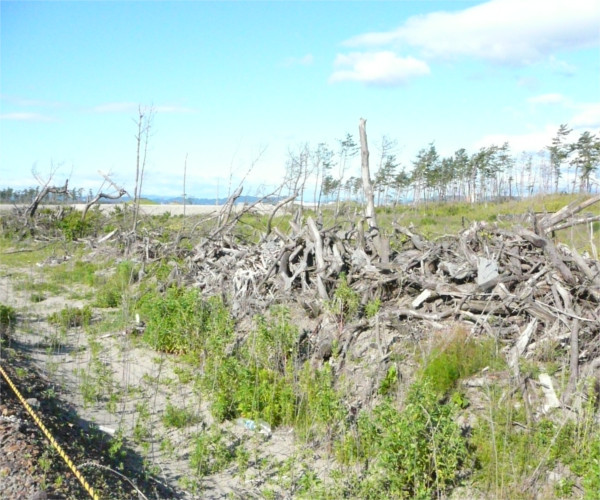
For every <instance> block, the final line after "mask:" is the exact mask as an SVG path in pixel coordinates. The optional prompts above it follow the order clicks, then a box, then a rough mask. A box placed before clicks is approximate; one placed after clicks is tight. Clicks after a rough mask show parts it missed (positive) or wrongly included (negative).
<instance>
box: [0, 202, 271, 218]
mask: <svg viewBox="0 0 600 500" xmlns="http://www.w3.org/2000/svg"><path fill="white" fill-rule="evenodd" d="M27 206H29V205H24V204H18V205H17V207H22V208H26V207H27ZM58 206H59V205H43V204H42V205H40V206H39V208H40V209H41V208H53V207H58ZM62 206H67V207H74V208H75V209H76V210H83V209H84V208H85V204H84V203H75V204H66V205H62ZM94 206H96V205H94ZM97 206H99V207H100V210H101V211H102V212H104V213H106V212H110V211H111V210H112V209H113V208H114V207H120V208H123V207H124V206H125V204H123V203H99V204H98V205H97ZM14 207H15V205H11V204H0V213H2V212H10V211H12V210H13V208H14ZM243 207H244V204H237V205H234V206H233V211H236V210H240V209H241V208H243ZM184 208H185V214H186V215H207V214H211V213H215V214H216V213H218V212H219V211H220V210H221V209H222V208H223V205H185V206H184V205H144V204H142V205H140V213H141V214H144V215H163V214H165V213H167V212H168V213H170V214H171V215H183V212H184ZM253 210H256V211H258V212H261V213H270V212H271V211H272V210H273V205H265V204H262V203H259V204H258V205H257V206H256V207H254V208H253Z"/></svg>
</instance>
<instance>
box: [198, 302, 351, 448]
mask: <svg viewBox="0 0 600 500" xmlns="http://www.w3.org/2000/svg"><path fill="white" fill-rule="evenodd" d="M255 321H256V327H255V329H254V331H253V332H252V333H251V334H250V335H249V336H248V338H247V339H246V342H245V343H244V344H243V345H242V346H240V348H239V349H238V350H237V351H235V352H234V353H232V354H230V355H227V356H225V355H224V350H223V349H221V350H219V349H213V350H210V351H207V352H209V353H210V354H207V358H206V364H205V376H204V379H203V385H204V387H205V389H206V390H207V391H210V394H211V395H212V406H211V411H212V413H213V415H214V417H215V418H216V419H217V420H219V421H221V420H225V419H229V420H233V419H235V418H237V417H240V416H243V417H246V418H250V419H254V420H264V421H266V422H268V423H269V424H270V425H271V426H272V427H276V426H279V425H292V426H295V427H296V430H297V431H298V432H299V434H300V435H301V436H303V437H306V438H309V437H312V436H314V435H317V434H319V433H322V432H325V431H328V430H330V429H331V427H333V426H335V425H336V424H337V423H338V422H339V421H340V420H341V419H342V406H341V403H340V398H339V395H338V394H337V392H336V391H335V389H334V386H333V374H332V372H331V368H330V366H329V365H325V366H324V367H323V368H321V369H314V368H312V367H311V366H310V364H309V363H308V362H307V363H304V364H303V365H300V366H298V362H297V338H298V329H297V328H296V327H295V326H294V325H293V324H292V322H291V321H290V318H289V313H288V311H287V310H286V309H284V308H281V307H277V308H274V309H273V310H272V311H271V312H270V313H269V314H268V315H267V316H265V317H263V316H258V317H257V318H256V319H255Z"/></svg>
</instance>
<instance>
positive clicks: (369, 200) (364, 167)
mask: <svg viewBox="0 0 600 500" xmlns="http://www.w3.org/2000/svg"><path fill="white" fill-rule="evenodd" d="M366 123H367V120H365V119H364V118H361V119H360V122H359V125H358V133H359V135H360V169H361V173H362V181H363V191H364V193H365V203H366V205H367V206H366V208H365V216H366V218H367V224H368V225H369V231H372V230H378V228H377V214H376V213H375V200H374V197H373V184H372V183H371V173H370V172H369V146H368V145H367V131H366V128H365V127H366Z"/></svg>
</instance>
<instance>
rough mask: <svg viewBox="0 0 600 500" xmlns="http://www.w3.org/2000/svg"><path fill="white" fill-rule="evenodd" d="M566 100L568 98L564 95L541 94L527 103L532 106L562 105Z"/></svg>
mask: <svg viewBox="0 0 600 500" xmlns="http://www.w3.org/2000/svg"><path fill="white" fill-rule="evenodd" d="M566 100H567V99H566V97H565V96H564V95H562V94H541V95H536V96H533V97H530V98H529V99H527V102H530V103H532V104H560V103H564V102H565V101H566Z"/></svg>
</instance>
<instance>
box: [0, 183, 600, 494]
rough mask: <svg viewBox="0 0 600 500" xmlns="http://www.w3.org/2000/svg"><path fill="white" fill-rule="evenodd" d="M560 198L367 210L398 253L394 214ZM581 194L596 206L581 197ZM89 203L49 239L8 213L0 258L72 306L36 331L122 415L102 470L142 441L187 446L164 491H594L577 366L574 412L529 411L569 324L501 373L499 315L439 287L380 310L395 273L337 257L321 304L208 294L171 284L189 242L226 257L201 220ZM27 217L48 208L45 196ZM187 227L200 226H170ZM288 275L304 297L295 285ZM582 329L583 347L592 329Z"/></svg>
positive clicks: (460, 214) (591, 444)
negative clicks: (230, 480)
mask: <svg viewBox="0 0 600 500" xmlns="http://www.w3.org/2000/svg"><path fill="white" fill-rule="evenodd" d="M574 199H575V197H571V196H559V195H556V196H552V197H545V198H530V199H528V200H526V201H523V202H515V201H508V202H505V203H501V204H492V203H484V204H476V205H472V204H466V203H454V204H444V205H441V204H437V203H428V204H425V205H423V206H421V207H419V208H414V207H405V206H398V207H396V208H391V207H381V208H379V209H378V216H380V221H381V227H382V232H383V233H384V234H385V235H386V236H387V237H388V238H389V240H390V247H391V248H392V250H394V248H397V249H401V248H402V246H403V245H404V243H405V242H406V241H407V239H408V238H409V236H407V234H406V233H402V232H397V231H396V228H397V227H398V226H399V225H401V226H406V227H409V226H410V227H411V228H414V227H416V228H419V230H420V234H419V237H429V238H438V237H443V236H444V235H445V234H447V233H448V232H456V231H459V230H462V229H463V228H464V227H465V226H467V227H468V226H469V224H470V223H471V222H472V221H474V220H485V221H488V222H493V223H494V224H497V225H498V226H499V227H500V228H504V227H510V226H511V225H514V224H515V223H517V222H519V223H523V224H524V223H526V222H524V221H526V218H525V216H526V214H527V213H529V214H532V213H533V214H534V213H536V212H542V213H543V212H555V211H556V210H557V209H558V208H559V207H561V206H562V205H564V204H565V202H569V201H572V200H574ZM355 208H356V207H355V205H354V204H347V205H346V206H342V210H341V211H340V212H339V213H337V214H336V213H335V212H334V211H333V210H331V211H325V213H324V214H323V221H324V222H323V224H325V225H327V224H330V223H331V224H333V223H334V222H335V224H338V225H339V226H340V227H343V225H344V222H343V217H344V216H345V214H349V213H350V212H351V211H352V210H354V209H355ZM590 210H592V211H593V213H594V214H597V213H598V208H597V207H594V208H591V209H590ZM90 214H91V215H90ZM90 214H88V217H87V218H86V219H85V223H83V222H82V221H81V219H80V218H79V217H78V214H77V213H76V212H67V214H66V215H64V216H63V218H62V219H61V220H60V221H59V222H57V223H56V224H55V225H54V226H53V229H52V231H51V234H52V235H56V234H60V235H61V238H62V241H61V243H60V244H57V243H47V244H44V245H42V244H40V243H39V242H36V241H34V240H31V239H27V238H26V239H24V240H21V241H17V239H15V234H16V233H15V231H14V225H11V224H10V223H8V222H7V223H6V224H3V228H5V229H4V230H3V235H2V240H1V241H0V252H2V254H3V261H2V270H3V272H9V271H10V273H13V278H14V280H13V284H12V285H11V286H14V289H15V290H16V291H18V292H19V293H23V294H29V295H28V297H29V299H30V302H31V303H33V304H43V302H44V301H46V300H47V299H48V298H49V297H55V296H59V295H60V296H69V297H70V298H71V299H73V300H74V299H75V298H76V299H77V300H80V301H82V302H84V304H83V305H77V306H74V305H72V304H71V303H68V304H66V305H64V307H59V308H56V309H55V310H54V311H52V312H50V313H48V314H47V315H46V316H45V317H44V320H45V321H47V323H48V324H49V325H50V327H51V329H52V330H53V332H54V334H55V337H56V339H58V340H57V341H56V342H53V343H48V344H44V345H45V346H47V351H48V355H49V357H50V359H51V357H52V356H56V357H57V359H61V360H64V359H65V358H64V357H62V358H58V356H59V355H60V356H70V358H69V359H73V360H75V361H76V363H75V364H77V366H78V367H77V369H76V371H75V372H74V373H75V376H76V379H77V391H78V394H77V397H78V398H79V399H80V400H81V401H82V404H83V407H84V408H85V410H86V411H91V410H92V409H94V408H99V409H102V410H103V411H107V412H108V413H109V414H111V415H115V422H119V428H118V429H116V432H115V433H114V436H113V438H112V440H111V442H110V445H109V446H108V447H107V454H108V458H107V459H110V460H112V462H111V463H112V464H113V465H114V467H115V468H116V469H119V468H120V470H121V469H122V468H123V457H124V453H123V448H124V446H125V445H126V444H128V443H129V444H131V445H132V446H135V447H137V449H138V450H140V454H141V456H142V457H143V465H142V468H143V469H144V471H145V472H146V473H147V474H154V473H155V472H156V471H158V470H159V469H160V467H159V466H158V465H157V463H158V462H157V460H158V459H157V458H156V457H157V456H158V455H157V453H158V452H160V453H162V456H165V457H169V459H172V460H180V461H182V462H185V466H186V471H187V472H186V473H185V474H184V479H183V480H181V482H180V483H179V485H178V487H181V488H185V489H186V490H188V491H190V492H192V494H194V495H202V494H203V492H205V491H207V490H206V487H207V484H208V481H209V479H210V478H211V477H212V478H214V477H216V476H217V475H223V474H224V475H229V476H232V477H233V476H235V477H236V478H237V479H238V480H239V481H240V482H241V483H240V484H242V485H245V487H247V488H249V489H248V491H251V488H254V486H249V485H251V484H256V485H258V486H257V487H256V488H255V489H253V490H252V491H253V493H254V494H258V493H259V494H260V495H262V496H263V497H265V498H283V497H294V498H332V499H333V498H369V499H379V498H407V499H408V498H421V499H428V498H444V497H447V496H449V495H452V494H453V492H454V493H455V494H456V495H459V496H458V497H459V498H460V497H461V495H462V497H465V498H466V497H478V496H481V497H483V498H580V497H583V498H589V499H592V498H595V495H596V493H597V491H600V475H599V473H598V470H599V467H598V464H599V463H600V440H599V439H600V438H599V436H600V420H599V414H598V386H597V382H596V381H595V379H594V378H593V376H592V375H593V374H592V375H586V376H582V377H580V378H579V380H578V384H577V387H576V394H577V398H576V399H575V400H574V403H573V406H572V408H570V407H569V408H567V407H566V406H565V407H562V408H556V409H555V411H554V412H553V410H548V409H544V400H543V396H540V391H541V389H539V385H540V384H538V383H537V379H536V377H538V376H539V374H546V373H548V372H550V373H551V375H552V376H553V377H554V380H555V381H556V383H557V391H558V393H559V395H561V396H562V395H563V394H564V393H566V390H567V389H566V386H567V381H568V379H569V376H570V371H569V370H570V365H569V356H568V350H567V349H565V342H566V341H565V339H559V340H555V341H553V342H547V343H545V344H544V343H543V342H542V340H541V339H536V341H538V340H539V345H538V346H536V350H535V351H533V353H532V355H529V356H527V357H526V356H525V355H523V356H522V359H521V360H520V364H519V365H518V367H517V368H518V370H519V371H518V372H515V371H514V370H515V368H514V366H513V365H510V364H509V360H510V352H511V351H510V349H512V347H513V345H514V343H515V342H513V340H514V339H512V338H510V337H509V333H507V331H508V330H507V329H505V330H502V331H500V330H495V329H494V321H495V319H494V316H493V314H491V313H490V314H488V315H487V316H486V320H485V321H486V326H485V328H484V327H483V326H481V325H480V324H479V321H480V320H479V319H477V320H473V321H471V322H469V321H466V320H463V321H458V319H455V318H450V319H449V320H448V322H441V321H438V320H437V319H436V318H434V317H433V315H435V314H436V307H442V306H443V301H444V300H447V299H445V298H444V297H441V298H440V301H439V302H435V303H433V302H432V304H431V305H430V306H429V307H430V310H428V311H427V313H428V314H431V315H432V316H431V317H426V318H425V320H423V321H420V322H419V323H418V324H417V322H416V320H414V321H411V320H410V319H408V320H405V321H400V322H398V321H397V320H396V322H395V323H392V321H391V320H390V314H391V315H393V314H392V313H393V312H394V311H396V309H397V308H398V307H399V306H398V303H399V301H400V300H401V297H395V296H394V290H393V287H392V285H391V284H385V283H383V284H382V283H376V284H373V283H361V282H357V281H355V280H353V277H352V276H351V275H349V273H348V272H347V271H348V269H349V266H348V265H345V266H341V267H340V272H339V273H338V274H337V275H336V277H335V279H330V280H329V281H328V282H327V283H326V287H327V289H328V291H329V292H330V294H329V299H328V300H315V299H314V297H312V296H311V297H308V296H302V298H301V299H298V300H296V301H294V300H289V297H288V299H284V298H282V297H281V296H277V295H276V294H275V292H273V296H272V297H268V299H269V300H268V302H269V307H268V308H265V309H262V310H260V311H256V310H252V309H251V308H250V307H248V309H246V310H242V309H241V308H239V307H234V304H233V301H232V298H231V297H230V296H228V294H227V293H225V290H226V289H225V287H224V288H223V292H222V293H221V294H213V293H207V292H206V289H205V287H203V286H202V283H195V284H194V286H190V283H186V281H185V273H184V272H182V271H181V270H182V269H185V270H188V271H189V270H190V269H196V268H197V267H198V266H200V265H201V258H205V259H209V258H214V259H215V260H216V261H218V259H220V258H223V255H226V254H227V251H228V250H229V249H230V248H231V246H232V245H230V246H228V243H227V241H226V242H225V244H224V245H223V246H222V248H221V251H222V255H221V254H216V253H213V254H210V252H209V251H206V253H205V254H202V253H201V251H203V249H204V247H203V245H205V244H206V242H207V241H209V240H210V237H214V236H211V235H214V231H215V227H216V226H215V224H216V223H214V222H213V223H211V222H209V221H205V220H200V219H199V220H195V221H194V220H185V221H184V220H183V219H180V218H173V217H170V216H162V217H161V218H160V219H159V218H146V219H144V220H141V221H140V224H139V225H138V227H137V232H138V235H139V234H146V235H151V234H154V232H156V231H157V230H158V228H160V230H161V234H160V238H157V239H156V240H154V239H152V238H150V237H149V236H144V237H143V238H141V237H137V236H135V235H134V236H132V234H133V233H131V232H130V229H129V227H130V225H131V219H130V216H131V214H130V213H129V212H128V211H127V209H125V210H122V209H120V208H119V209H115V211H114V212H113V213H110V214H103V213H102V212H100V211H94V210H93V211H91V212H90ZM311 214H312V213H311V212H310V211H305V212H304V217H305V218H308V217H309V216H310V215H311ZM312 215H315V216H316V214H312ZM39 216H40V218H41V219H40V220H41V221H46V220H48V219H47V218H45V217H50V215H49V214H47V213H45V212H44V211H40V214H39ZM4 217H5V216H3V218H4ZM290 219H291V216H290V215H289V214H286V215H283V216H282V217H280V218H276V219H275V221H274V223H273V224H274V225H273V227H274V228H278V230H283V228H285V227H287V226H288V225H289V223H290ZM184 222H185V224H184ZM240 222H241V223H240V224H238V225H237V226H236V228H235V229H232V232H231V233H232V234H231V235H229V236H228V237H231V238H235V239H238V240H239V241H244V242H258V241H260V240H261V238H263V236H262V235H264V232H265V230H266V227H267V225H268V224H270V223H269V222H268V221H267V220H266V219H265V217H264V215H263V216H256V217H254V216H252V215H251V214H245V215H244V217H243V218H241V219H240ZM40 224H41V223H40ZM186 226H187V227H194V230H195V231H196V232H195V233H185V234H186V237H185V238H179V236H180V235H181V234H182V231H183V230H184V229H185V227H186ZM113 230H116V232H115V234H120V235H122V237H115V240H114V241H110V240H109V243H107V244H106V246H103V247H98V249H95V250H94V252H95V253H94V254H93V255H90V252H89V251H88V250H86V249H84V248H83V247H82V246H81V245H80V241H78V240H81V239H83V238H96V237H99V236H101V235H105V234H108V233H109V231H113ZM591 230H592V231H597V230H598V228H597V227H596V228H595V227H594V226H593V225H592V226H591ZM415 231H416V230H415ZM589 231H590V228H589V227H586V226H584V227H583V228H582V229H577V230H574V229H571V232H570V233H569V234H567V230H563V231H562V232H560V233H558V234H557V235H556V237H557V239H558V240H562V241H564V242H568V243H569V244H571V245H572V246H574V247H576V248H578V249H579V250H580V251H581V252H583V251H588V252H590V253H591V252H593V251H594V240H593V239H591V238H590V232H589ZM190 234H191V236H190ZM491 237H492V236H490V238H491ZM144 238H145V239H144ZM132 241H134V243H135V245H138V246H135V245H134V243H132ZM293 250H294V249H293V247H292V251H293ZM209 254H210V255H209ZM4 256H6V259H4ZM37 264H40V265H39V266H37ZM307 265H309V266H311V267H312V268H314V267H315V265H316V263H315V262H308V263H307ZM420 265H423V266H424V265H425V264H423V262H422V263H421V264H420ZM194 266H196V267H194ZM273 269H274V270H276V271H277V272H280V269H279V268H278V267H277V266H275V265H274V266H273ZM307 272H308V271H307ZM432 272H435V270H434V271H432ZM234 274H235V269H233V268H232V269H230V274H224V275H223V276H222V280H223V281H226V280H234V279H235V276H234ZM274 274H275V273H274ZM313 276H314V275H311V277H310V279H309V281H308V282H307V284H308V285H311V286H312V285H313V284H314V282H312V281H310V280H311V279H313ZM288 278H289V276H288ZM399 279H402V278H399ZM250 281H251V280H250ZM459 285H460V283H459ZM289 286H290V289H291V290H293V291H294V292H293V293H298V296H301V293H300V291H299V290H298V289H300V288H301V286H300V285H298V284H296V283H292V284H290V285H289ZM248 287H250V285H248ZM386 287H387V288H386ZM248 289H250V288H248ZM248 293H250V292H248ZM560 293H561V292H560V290H559V289H558V288H557V290H556V294H560ZM0 298H2V300H5V299H6V298H5V297H0ZM585 300H588V301H591V300H595V299H594V298H593V296H592V295H588V296H586V298H585ZM28 307H29V305H21V306H12V305H11V306H9V305H3V304H0V331H1V332H2V333H3V334H4V333H6V332H9V331H10V330H11V329H13V327H14V325H15V324H16V322H17V321H18V320H20V315H21V313H22V312H23V313H25V312H26V310H27V308H28ZM389 311H392V313H390V312H389ZM396 316H397V315H396ZM457 317H458V316H457ZM432 318H433V319H432ZM463 319H464V317H463ZM391 325H393V326H391ZM416 325H417V326H416ZM476 326H477V327H478V328H475V327H476ZM479 327H481V328H479ZM30 328H32V329H33V327H30ZM517 333H518V329H517ZM69 338H76V341H72V340H69ZM581 341H582V342H583V341H586V342H590V343H589V345H590V350H592V349H596V344H593V341H590V340H589V339H582V340H581ZM3 342H4V343H5V344H7V343H8V341H3ZM69 342H71V344H69ZM561 342H562V344H561ZM39 345H42V343H41V341H40V342H39ZM67 345H68V346H69V348H68V349H67ZM594 352H595V351H594ZM141 353H144V354H143V355H144V356H146V357H147V358H148V359H151V360H152V361H151V364H152V368H150V369H147V370H146V371H145V372H144V375H143V377H140V379H139V381H138V383H137V384H133V383H130V378H128V377H129V370H130V369H131V366H132V364H134V363H136V356H141V355H142V354H141ZM111 358H115V359H117V360H118V362H119V363H121V365H119V366H120V367H122V373H119V372H118V371H117V370H116V369H115V368H114V366H113V365H111V361H114V359H111ZM49 363H50V362H49ZM55 363H56V362H55ZM49 367H50V364H48V365H47V366H46V370H47V371H48V373H49V372H50V371H51V370H50V368H49ZM59 368H60V367H58V366H55V368H54V369H55V370H56V371H60V370H59ZM561 381H562V382H561ZM559 382H561V383H559ZM536 384H537V385H536ZM524 388H525V389H524ZM165 395H166V396H165ZM163 396H165V399H164V401H163V403H161V404H162V406H160V405H159V404H158V403H157V400H159V397H163ZM569 397H570V396H569ZM536 398H537V400H536ZM576 405H578V406H576ZM123 415H127V419H128V421H126V419H125V417H123ZM117 417H118V418H117ZM282 436H283V437H282ZM283 439H286V441H285V445H286V446H288V445H289V446H292V447H293V450H292V451H290V453H289V456H288V457H287V458H286V459H281V457H280V456H279V457H278V458H275V455H270V454H269V453H270V452H267V451H265V450H266V449H267V448H268V446H269V444H270V443H273V442H284V441H277V440H283ZM183 442H185V443H189V446H188V447H187V448H186V450H182V449H180V448H181V446H182V445H181V443H183ZM157 450H158V451H157ZM313 450H314V453H313ZM182 457H184V458H182ZM323 462H325V463H326V464H327V465H326V467H324V466H323V465H322V464H323ZM179 463H181V462H178V464H179ZM119 464H120V465H119ZM316 464H318V465H319V466H318V467H317V465H316ZM549 477H552V478H553V479H548V478H549ZM248 479H250V480H249V481H248ZM246 481H248V482H247V483H246ZM257 492H258V493H257ZM536 494H539V495H541V496H538V497H536Z"/></svg>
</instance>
